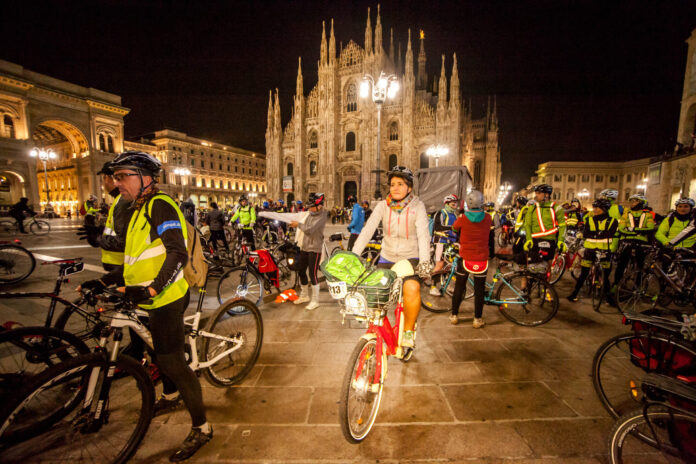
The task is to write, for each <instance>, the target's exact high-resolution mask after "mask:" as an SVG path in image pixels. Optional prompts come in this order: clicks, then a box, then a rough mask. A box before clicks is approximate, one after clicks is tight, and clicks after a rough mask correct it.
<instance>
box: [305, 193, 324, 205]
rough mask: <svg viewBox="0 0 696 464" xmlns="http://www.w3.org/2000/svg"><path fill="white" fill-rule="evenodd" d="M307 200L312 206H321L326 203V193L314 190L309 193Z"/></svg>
mask: <svg viewBox="0 0 696 464" xmlns="http://www.w3.org/2000/svg"><path fill="white" fill-rule="evenodd" d="M307 202H308V203H309V204H310V206H319V205H323V204H324V194H323V193H315V192H312V193H310V194H309V199H308V200H307Z"/></svg>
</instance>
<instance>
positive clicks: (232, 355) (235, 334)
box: [201, 300, 263, 387]
mask: <svg viewBox="0 0 696 464" xmlns="http://www.w3.org/2000/svg"><path fill="white" fill-rule="evenodd" d="M201 336H202V337H203V344H202V348H203V360H204V362H211V361H214V363H213V365H212V366H209V367H208V368H207V369H205V370H204V371H203V375H205V378H206V379H207V380H208V381H209V382H210V383H211V384H212V385H215V386H216V387H228V386H230V385H234V384H237V383H239V382H241V381H242V379H244V377H246V376H247V375H248V374H249V372H250V371H251V369H252V368H253V367H254V364H256V360H257V359H258V358H259V353H260V352H261V344H262V343H263V321H262V319H261V312H260V311H259V308H257V307H256V305H255V304H253V303H252V302H250V301H247V300H231V301H226V302H225V303H224V304H223V305H222V306H220V307H219V308H218V309H217V311H216V312H215V314H214V315H213V316H212V317H211V318H210V320H209V322H208V325H207V326H206V328H205V331H204V332H203V333H202V334H201Z"/></svg>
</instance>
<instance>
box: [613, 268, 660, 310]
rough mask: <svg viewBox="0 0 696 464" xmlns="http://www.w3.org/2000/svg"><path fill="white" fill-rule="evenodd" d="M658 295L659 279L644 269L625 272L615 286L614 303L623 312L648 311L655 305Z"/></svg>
mask: <svg viewBox="0 0 696 464" xmlns="http://www.w3.org/2000/svg"><path fill="white" fill-rule="evenodd" d="M659 296H660V281H659V279H658V278H657V276H656V275H655V274H652V273H647V272H645V271H636V272H633V273H628V272H627V273H626V274H624V276H623V278H622V279H621V282H619V285H618V286H617V288H616V304H617V305H618V306H619V309H620V310H621V312H623V313H642V312H645V311H650V310H651V309H654V308H655V306H656V305H657V301H658V299H659Z"/></svg>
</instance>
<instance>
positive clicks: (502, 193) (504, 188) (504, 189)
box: [497, 182, 512, 205]
mask: <svg viewBox="0 0 696 464" xmlns="http://www.w3.org/2000/svg"><path fill="white" fill-rule="evenodd" d="M511 191H512V185H511V184H510V183H509V182H504V183H503V184H502V185H501V186H500V187H498V201H497V203H498V204H499V205H502V204H503V202H504V201H505V198H507V196H508V195H509V194H510V192H511Z"/></svg>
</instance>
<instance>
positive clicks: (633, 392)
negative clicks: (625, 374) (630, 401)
mask: <svg viewBox="0 0 696 464" xmlns="http://www.w3.org/2000/svg"><path fill="white" fill-rule="evenodd" d="M629 385H630V387H631V396H632V397H633V398H634V399H638V396H639V390H638V385H636V382H635V381H633V380H631V381H630V382H629Z"/></svg>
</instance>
